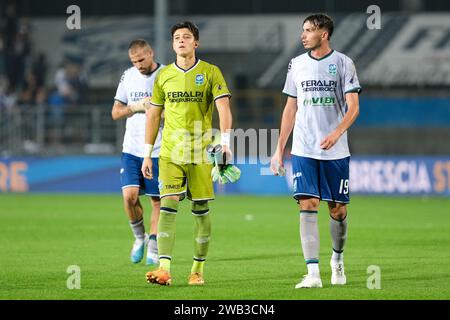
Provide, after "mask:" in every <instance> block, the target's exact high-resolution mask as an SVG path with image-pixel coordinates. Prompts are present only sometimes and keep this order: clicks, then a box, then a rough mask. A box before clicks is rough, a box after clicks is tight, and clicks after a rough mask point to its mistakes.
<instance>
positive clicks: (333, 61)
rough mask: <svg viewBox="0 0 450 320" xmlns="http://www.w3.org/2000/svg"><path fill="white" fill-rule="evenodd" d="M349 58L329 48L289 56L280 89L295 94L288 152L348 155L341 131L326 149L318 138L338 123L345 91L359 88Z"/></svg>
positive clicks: (327, 157)
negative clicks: (321, 52) (321, 53)
mask: <svg viewBox="0 0 450 320" xmlns="http://www.w3.org/2000/svg"><path fill="white" fill-rule="evenodd" d="M360 91H361V87H360V85H359V81H358V77H357V75H356V69H355V65H354V64H353V61H352V60H351V59H350V58H349V57H347V56H346V55H344V54H342V53H340V52H337V51H334V50H333V51H331V52H330V53H329V54H328V55H326V56H324V57H323V58H321V59H316V58H314V57H312V56H311V53H310V52H307V53H304V54H302V55H300V56H298V57H296V58H294V59H292V60H291V62H290V63H289V67H288V72H287V77H286V83H285V85H284V89H283V93H285V94H287V95H288V96H291V97H294V98H297V113H296V116H295V126H294V137H293V142H292V152H291V153H292V154H294V155H297V156H302V157H309V158H314V159H321V160H335V159H342V158H345V157H348V156H350V152H349V149H348V143H347V132H345V133H344V134H343V135H342V136H341V137H340V138H339V140H338V141H337V142H336V144H335V145H334V146H333V147H332V148H331V149H329V150H323V149H321V148H320V143H321V142H322V140H323V139H324V138H325V137H326V136H327V135H329V134H330V133H331V132H332V131H333V130H334V129H336V128H337V126H338V125H339V124H340V123H341V121H342V119H343V118H344V115H345V113H346V112H347V104H346V100H345V94H346V93H348V92H358V93H359V92H360Z"/></svg>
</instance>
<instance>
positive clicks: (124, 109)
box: [111, 97, 151, 120]
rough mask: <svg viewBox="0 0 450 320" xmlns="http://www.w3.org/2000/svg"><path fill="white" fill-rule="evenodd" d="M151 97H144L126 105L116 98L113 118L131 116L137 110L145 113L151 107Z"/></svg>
mask: <svg viewBox="0 0 450 320" xmlns="http://www.w3.org/2000/svg"><path fill="white" fill-rule="evenodd" d="M150 99H151V97H148V98H144V99H141V100H139V101H137V102H135V103H132V104H130V105H126V104H124V103H123V102H120V101H119V100H115V101H114V104H113V107H112V111H111V116H112V118H113V120H119V119H123V118H128V117H131V116H132V115H133V114H135V113H136V112H140V113H143V112H145V110H147V109H148V108H149V103H150Z"/></svg>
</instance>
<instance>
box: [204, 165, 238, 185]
mask: <svg viewBox="0 0 450 320" xmlns="http://www.w3.org/2000/svg"><path fill="white" fill-rule="evenodd" d="M211 176H212V181H213V182H216V181H219V183H220V184H226V183H234V182H236V181H238V180H239V178H240V177H241V170H239V168H238V167H236V166H234V165H231V164H227V165H225V166H224V167H223V169H222V170H220V169H219V167H217V166H215V167H214V168H213V169H212V170H211Z"/></svg>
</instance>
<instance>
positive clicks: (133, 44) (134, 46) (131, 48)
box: [128, 39, 152, 51]
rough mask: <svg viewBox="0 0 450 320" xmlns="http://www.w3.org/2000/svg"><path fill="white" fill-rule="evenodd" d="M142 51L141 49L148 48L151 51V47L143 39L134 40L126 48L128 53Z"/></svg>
mask: <svg viewBox="0 0 450 320" xmlns="http://www.w3.org/2000/svg"><path fill="white" fill-rule="evenodd" d="M138 48H139V49H143V48H148V49H151V48H152V47H150V44H149V43H148V42H147V41H145V40H144V39H134V40H133V41H131V42H130V45H129V46H128V51H134V50H136V49H138Z"/></svg>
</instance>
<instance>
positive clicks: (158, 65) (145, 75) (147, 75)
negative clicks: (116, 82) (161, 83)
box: [138, 62, 161, 78]
mask: <svg viewBox="0 0 450 320" xmlns="http://www.w3.org/2000/svg"><path fill="white" fill-rule="evenodd" d="M159 67H161V63H158V62H157V63H156V68H155V70H153V71H151V72H150V73H149V74H142V73H141V74H142V75H143V76H144V77H146V78H150V77H151V76H152V74H154V73H155V72H156V71H157V70H158V69H159ZM138 71H139V70H138Z"/></svg>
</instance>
